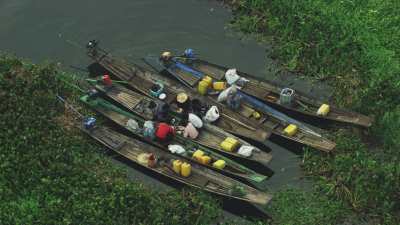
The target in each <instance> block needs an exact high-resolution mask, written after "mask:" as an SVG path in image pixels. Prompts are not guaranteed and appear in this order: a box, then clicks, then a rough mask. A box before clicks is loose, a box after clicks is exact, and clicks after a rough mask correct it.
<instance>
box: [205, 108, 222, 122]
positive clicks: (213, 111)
mask: <svg viewBox="0 0 400 225" xmlns="http://www.w3.org/2000/svg"><path fill="white" fill-rule="evenodd" d="M218 118H219V110H218V107H217V106H215V105H213V106H211V108H210V109H209V110H208V111H207V113H206V115H205V116H204V118H203V119H204V120H205V121H207V122H209V123H212V122H214V121H216V120H217V119H218Z"/></svg>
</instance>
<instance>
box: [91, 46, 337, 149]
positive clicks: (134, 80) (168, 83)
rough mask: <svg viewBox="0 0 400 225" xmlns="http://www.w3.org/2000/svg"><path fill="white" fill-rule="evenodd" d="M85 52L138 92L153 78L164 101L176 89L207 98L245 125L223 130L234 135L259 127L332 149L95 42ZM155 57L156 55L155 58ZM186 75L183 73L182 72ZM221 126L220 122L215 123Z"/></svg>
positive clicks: (318, 139)
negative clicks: (115, 54)
mask: <svg viewBox="0 0 400 225" xmlns="http://www.w3.org/2000/svg"><path fill="white" fill-rule="evenodd" d="M88 56H89V57H90V58H92V59H93V61H94V62H96V63H98V64H99V65H101V66H102V67H104V68H105V69H106V70H107V71H109V72H110V73H112V74H113V75H115V76H117V77H118V78H119V79H121V80H125V81H127V82H128V84H129V85H130V86H131V87H133V88H134V89H136V90H137V91H139V92H141V93H142V94H145V95H148V96H150V94H149V90H150V88H151V87H152V86H153V85H154V84H155V83H157V82H162V83H163V84H164V85H165V90H164V92H165V93H166V94H167V101H172V100H168V99H169V98H171V99H174V98H175V96H176V95H177V94H178V93H180V92H185V93H187V94H188V95H190V97H191V98H192V99H195V98H196V99H200V100H202V102H208V103H210V104H213V105H216V106H217V107H218V108H219V109H220V113H221V117H222V118H224V119H226V120H229V121H233V122H235V123H232V124H236V123H237V124H241V125H242V126H245V127H247V129H248V130H245V129H240V127H239V126H238V127H236V128H234V130H227V131H228V132H230V133H233V134H235V135H239V136H244V137H251V136H253V138H254V136H256V135H257V134H259V133H260V130H265V131H268V132H272V134H273V135H276V136H279V137H282V138H285V139H286V140H290V141H294V142H297V143H301V144H304V145H307V146H311V147H313V148H316V149H318V150H321V151H325V152H329V151H331V150H333V149H334V147H335V144H334V143H333V142H331V141H329V140H326V139H323V138H321V137H319V136H317V135H312V134H309V133H306V132H303V131H302V130H299V132H298V133H297V134H296V135H293V136H288V135H285V134H284V133H283V129H284V127H286V126H285V124H284V123H282V121H280V120H277V119H275V118H273V117H270V116H268V115H261V116H262V118H261V119H258V120H256V119H254V118H252V117H251V114H252V111H254V109H252V107H249V106H246V105H243V107H242V108H241V109H240V110H239V111H235V112H234V111H232V110H230V109H229V107H228V106H226V105H225V104H221V103H219V102H217V101H216V98H215V96H202V95H200V94H198V93H197V91H196V90H195V88H194V87H188V86H184V85H182V83H181V81H177V80H174V79H171V78H169V77H166V76H162V75H160V74H156V73H152V72H150V71H148V70H145V69H143V68H141V67H140V66H138V65H135V64H132V63H127V62H124V61H123V60H120V59H116V58H114V57H112V56H111V55H110V54H108V53H107V52H105V51H104V50H102V49H101V48H100V47H99V46H98V45H97V43H96V42H93V43H92V42H90V43H89V45H88ZM157 60H158V59H157ZM147 62H148V63H149V64H151V66H153V67H154V68H155V69H156V70H158V71H160V72H161V71H162V70H165V67H164V66H163V65H161V64H159V63H158V62H154V61H151V59H150V60H147ZM185 77H186V76H185ZM216 125H217V126H219V127H221V126H220V125H218V124H216Z"/></svg>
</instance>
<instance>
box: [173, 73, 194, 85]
mask: <svg viewBox="0 0 400 225" xmlns="http://www.w3.org/2000/svg"><path fill="white" fill-rule="evenodd" d="M173 71H174V73H175V75H176V76H178V78H179V79H181V80H183V81H185V82H186V83H187V84H189V85H190V86H192V87H194V86H195V85H196V84H197V83H198V82H199V81H200V78H198V77H196V76H194V75H192V74H190V73H189V72H185V71H183V70H180V69H174V70H173Z"/></svg>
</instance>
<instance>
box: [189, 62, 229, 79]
mask: <svg viewBox="0 0 400 225" xmlns="http://www.w3.org/2000/svg"><path fill="white" fill-rule="evenodd" d="M193 68H194V69H196V70H199V71H201V72H203V73H205V74H206V75H209V76H210V77H212V78H214V79H217V80H223V79H225V72H226V71H223V70H220V69H218V68H215V67H212V66H208V65H201V64H196V63H194V64H193Z"/></svg>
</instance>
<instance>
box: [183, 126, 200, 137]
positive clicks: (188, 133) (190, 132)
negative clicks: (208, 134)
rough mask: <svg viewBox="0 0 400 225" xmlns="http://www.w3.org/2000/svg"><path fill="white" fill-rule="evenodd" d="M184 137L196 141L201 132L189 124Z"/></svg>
mask: <svg viewBox="0 0 400 225" xmlns="http://www.w3.org/2000/svg"><path fill="white" fill-rule="evenodd" d="M183 136H184V137H185V138H187V137H189V138H190V139H196V138H197V136H199V132H198V131H197V130H196V128H195V127H194V126H193V124H192V123H188V124H187V126H186V127H185V129H184V131H183Z"/></svg>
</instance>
